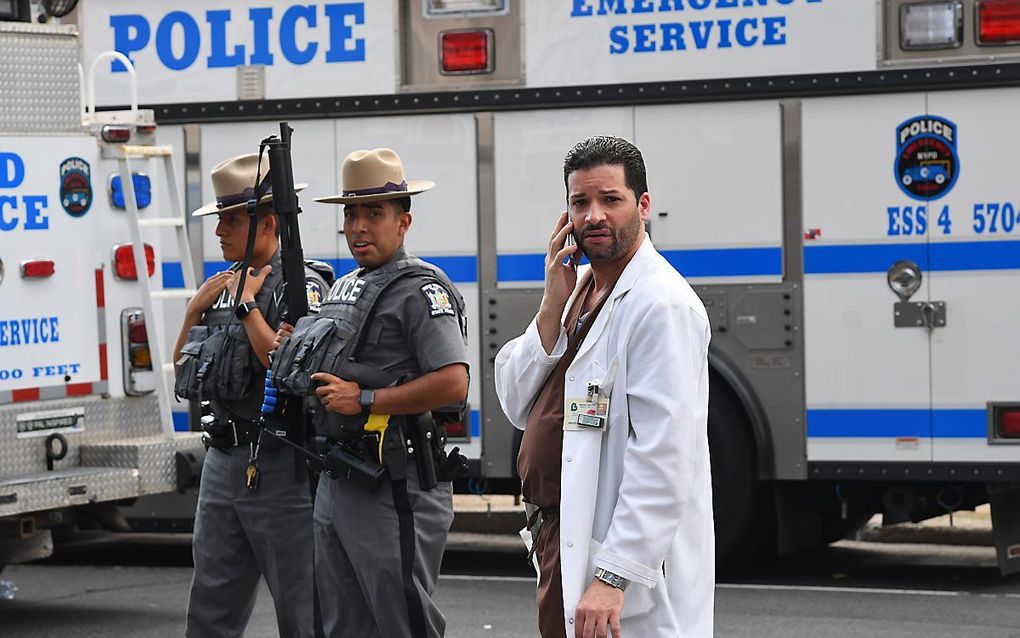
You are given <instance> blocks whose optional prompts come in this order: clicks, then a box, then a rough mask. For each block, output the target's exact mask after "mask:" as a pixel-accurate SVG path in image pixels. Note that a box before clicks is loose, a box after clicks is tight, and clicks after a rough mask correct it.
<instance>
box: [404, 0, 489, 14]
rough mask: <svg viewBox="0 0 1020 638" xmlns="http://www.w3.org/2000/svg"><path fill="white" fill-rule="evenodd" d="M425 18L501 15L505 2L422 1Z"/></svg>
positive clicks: (479, 0)
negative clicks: (464, 14) (478, 14)
mask: <svg viewBox="0 0 1020 638" xmlns="http://www.w3.org/2000/svg"><path fill="white" fill-rule="evenodd" d="M424 1H425V17H426V18H435V17H440V16H444V17H445V16H449V15H450V14H458V13H461V14H463V13H486V14H502V13H506V11H507V0H424Z"/></svg>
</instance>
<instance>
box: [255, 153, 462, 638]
mask: <svg viewBox="0 0 1020 638" xmlns="http://www.w3.org/2000/svg"><path fill="white" fill-rule="evenodd" d="M341 184H342V191H343V192H342V193H340V194H338V195H334V196H331V197H324V198H317V199H316V200H315V201H318V202H326V203H339V204H343V234H344V236H345V238H346V240H347V245H348V247H349V248H350V251H351V253H352V255H353V256H354V260H355V261H356V262H357V264H358V266H359V268H358V269H356V270H354V271H352V272H351V273H349V274H347V275H346V276H344V277H342V278H340V279H338V280H337V281H336V282H335V283H334V284H333V286H332V287H331V289H330V291H329V293H328V294H327V295H326V297H325V299H324V300H323V302H322V306H321V311H320V314H319V315H318V316H317V317H308V318H306V319H304V320H302V321H299V322H298V323H297V325H296V326H295V327H294V329H293V333H289V328H290V327H289V326H285V327H284V329H283V330H281V333H280V334H281V336H286V335H288V334H290V336H289V337H288V338H285V339H282V340H280V348H279V350H278V351H277V354H276V356H275V358H274V361H273V377H274V379H275V381H276V383H277V386H278V387H280V388H281V389H283V390H284V391H286V392H290V393H293V394H303V395H304V396H305V397H306V398H305V402H306V406H308V408H310V409H311V410H312V414H313V416H312V420H313V423H314V424H315V430H316V433H317V435H318V440H319V441H320V443H321V444H322V445H323V448H324V449H323V451H324V452H328V459H329V460H330V461H331V462H332V464H331V465H330V464H327V469H329V470H330V471H329V472H328V473H327V474H326V475H325V476H326V477H327V478H332V480H321V481H320V482H319V486H318V490H317V492H316V496H315V512H314V537H315V577H316V585H317V590H318V594H319V603H320V609H321V613H322V620H323V629H324V631H325V634H326V635H327V636H330V637H337V636H359V637H364V638H402V637H405V636H406V637H413V638H425V637H428V638H433V637H439V636H442V635H443V634H444V632H445V628H446V621H445V618H444V617H443V614H442V613H441V612H440V610H439V608H438V607H437V606H436V604H435V602H434V601H433V600H432V592H433V589H434V588H435V584H436V580H437V578H438V576H439V567H440V563H441V560H442V555H443V550H444V549H445V545H446V538H447V533H448V531H449V528H450V524H451V523H452V521H453V498H452V487H451V483H450V481H449V479H451V478H454V477H455V474H456V470H457V469H458V468H460V467H461V464H462V459H463V457H461V456H460V455H459V454H458V453H457V452H456V450H454V451H453V452H451V453H450V455H449V456H448V455H446V454H445V452H444V451H443V444H444V443H445V438H444V437H443V436H442V433H443V428H442V423H443V421H444V419H449V420H456V419H459V418H461V417H462V415H463V408H464V405H465V400H466V397H467V390H468V364H467V351H466V346H465V342H466V336H467V332H466V325H467V324H466V319H465V315H464V301H463V299H462V297H461V296H460V294H459V293H458V292H457V289H456V288H455V287H454V286H453V284H452V283H451V282H450V279H449V278H448V277H447V276H446V274H445V273H444V272H443V271H442V270H440V269H439V268H437V267H435V266H433V265H431V264H428V263H426V262H424V261H421V260H420V259H418V258H416V257H413V256H412V255H410V254H409V253H408V252H407V250H406V249H405V248H404V237H405V235H406V233H407V232H408V230H409V229H410V227H411V222H412V215H411V212H410V210H411V197H412V196H415V195H418V194H420V193H423V192H425V191H427V190H429V189H431V188H432V187H433V186H434V184H433V183H432V182H428V181H407V180H406V179H405V177H404V169H403V165H402V163H401V161H400V157H399V156H398V155H397V154H396V153H395V152H394V151H392V150H390V149H385V148H380V149H374V150H370V151H366V150H361V151H355V152H353V153H351V154H350V155H348V156H347V157H346V158H345V159H344V162H343V166H342V168H341Z"/></svg>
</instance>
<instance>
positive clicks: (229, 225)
mask: <svg viewBox="0 0 1020 638" xmlns="http://www.w3.org/2000/svg"><path fill="white" fill-rule="evenodd" d="M217 216H218V217H219V221H218V222H217V223H216V236H217V237H219V238H220V250H221V251H223V259H225V260H227V261H241V260H242V259H244V249H245V246H246V245H247V243H248V214H247V213H246V212H244V211H238V210H233V211H229V212H226V213H218V215H217Z"/></svg>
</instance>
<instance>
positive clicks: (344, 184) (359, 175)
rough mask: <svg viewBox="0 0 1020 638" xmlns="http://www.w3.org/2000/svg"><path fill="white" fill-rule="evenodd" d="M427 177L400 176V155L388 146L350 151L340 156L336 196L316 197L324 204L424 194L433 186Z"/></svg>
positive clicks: (362, 201) (363, 201)
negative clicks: (417, 178)
mask: <svg viewBox="0 0 1020 638" xmlns="http://www.w3.org/2000/svg"><path fill="white" fill-rule="evenodd" d="M434 186H435V183H434V182H430V181H428V180H423V179H419V180H411V181H407V180H406V179H405V178H404V165H403V164H402V163H401V162H400V156H399V155H397V154H396V152H395V151H393V150H391V149H388V148H374V149H372V150H371V151H364V150H362V151H354V152H353V153H351V154H350V155H348V156H347V157H345V158H344V163H343V166H342V167H341V168H340V188H341V189H342V190H343V192H342V193H340V194H339V195H332V196H330V197H316V198H315V201H317V202H323V203H326V204H367V203H368V202H378V201H382V200H384V199H399V198H401V197H410V196H411V195H417V194H418V193H424V192H425V191H427V190H429V189H430V188H432V187H434Z"/></svg>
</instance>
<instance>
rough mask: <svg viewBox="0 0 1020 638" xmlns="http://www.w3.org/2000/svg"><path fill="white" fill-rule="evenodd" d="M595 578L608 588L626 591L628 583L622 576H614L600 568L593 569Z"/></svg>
mask: <svg viewBox="0 0 1020 638" xmlns="http://www.w3.org/2000/svg"><path fill="white" fill-rule="evenodd" d="M595 578H597V579H599V580H601V581H602V582H604V583H605V584H607V585H609V586H610V587H615V588H617V589H619V590H624V589H627V583H628V582H629V581H628V580H627V579H626V578H624V577H623V576H620V575H619V574H614V573H613V572H611V571H609V570H606V569H603V568H601V567H596V568H595Z"/></svg>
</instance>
